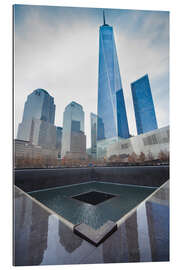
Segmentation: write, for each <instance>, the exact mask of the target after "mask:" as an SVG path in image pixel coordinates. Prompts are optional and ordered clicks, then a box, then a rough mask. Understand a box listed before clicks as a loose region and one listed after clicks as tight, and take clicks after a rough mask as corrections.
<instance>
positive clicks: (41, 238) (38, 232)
mask: <svg viewBox="0 0 180 270" xmlns="http://www.w3.org/2000/svg"><path fill="white" fill-rule="evenodd" d="M48 216H49V214H48V213H46V212H45V211H44V209H43V208H41V207H39V205H37V204H35V203H34V202H33V201H32V200H30V199H29V198H28V197H25V196H24V194H23V193H21V192H20V191H18V190H16V197H15V224H14V226H15V227H14V230H15V243H14V244H15V246H14V264H15V265H16V266H20V265H24V266H25V265H39V264H40V263H41V262H42V259H43V254H44V251H45V249H46V248H47V232H48Z"/></svg>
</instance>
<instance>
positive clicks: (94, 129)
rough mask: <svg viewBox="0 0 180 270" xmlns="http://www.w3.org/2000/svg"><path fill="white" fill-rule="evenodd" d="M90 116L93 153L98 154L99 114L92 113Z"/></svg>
mask: <svg viewBox="0 0 180 270" xmlns="http://www.w3.org/2000/svg"><path fill="white" fill-rule="evenodd" d="M90 118H91V153H92V154H96V148H97V144H96V138H97V115H96V114H94V113H91V114H90Z"/></svg>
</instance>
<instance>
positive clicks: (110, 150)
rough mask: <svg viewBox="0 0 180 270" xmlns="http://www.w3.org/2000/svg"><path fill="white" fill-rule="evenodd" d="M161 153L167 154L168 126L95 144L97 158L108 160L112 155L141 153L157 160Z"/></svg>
mask: <svg viewBox="0 0 180 270" xmlns="http://www.w3.org/2000/svg"><path fill="white" fill-rule="evenodd" d="M161 151H163V152H169V126H166V127H163V128H159V129H155V130H153V131H150V132H147V133H144V134H140V135H137V136H134V137H131V138H128V139H121V138H114V139H111V140H108V139H107V140H103V141H100V142H98V143H97V154H98V158H109V157H110V156H112V155H122V156H127V155H131V154H132V153H133V152H134V153H136V154H137V155H139V154H140V153H141V152H143V153H144V154H145V155H146V156H147V155H149V154H152V156H153V157H154V158H157V157H158V154H159V153H160V152H161Z"/></svg>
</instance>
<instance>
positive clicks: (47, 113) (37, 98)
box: [22, 88, 56, 124]
mask: <svg viewBox="0 0 180 270" xmlns="http://www.w3.org/2000/svg"><path fill="white" fill-rule="evenodd" d="M55 108H56V106H55V104H54V98H53V97H52V96H50V95H49V93H48V92H47V91H46V90H44V89H41V88H38V89H36V90H34V91H33V92H32V93H31V94H30V95H28V97H27V101H26V103H25V106H24V113H23V120H22V121H26V120H29V119H31V118H36V119H39V120H44V121H46V122H49V123H51V124H54V117H55Z"/></svg>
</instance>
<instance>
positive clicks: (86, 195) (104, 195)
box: [29, 182, 156, 229]
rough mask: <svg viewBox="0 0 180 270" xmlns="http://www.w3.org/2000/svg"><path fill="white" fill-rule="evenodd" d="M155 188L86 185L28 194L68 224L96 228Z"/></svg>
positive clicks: (123, 213)
mask: <svg viewBox="0 0 180 270" xmlns="http://www.w3.org/2000/svg"><path fill="white" fill-rule="evenodd" d="M155 189H156V188H152V187H142V186H135V185H121V184H114V183H109V182H108V183H104V182H89V183H84V184H76V185H71V186H63V187H58V188H52V189H45V190H39V191H33V192H29V195H31V196H32V197H34V198H35V199H37V200H38V201H40V202H41V203H43V204H44V205H46V206H47V207H49V208H50V209H52V210H53V211H54V212H56V213H57V214H59V215H60V216H62V217H64V218H65V219H67V220H68V221H70V222H71V223H73V224H74V225H75V224H80V223H85V224H87V225H89V226H91V227H92V228H94V229H98V228H99V227H100V226H102V225H103V224H104V223H106V222H107V221H108V220H111V221H114V222H117V221H118V220H119V219H120V218H121V217H123V216H124V215H125V214H126V213H128V212H129V211H130V210H131V209H132V208H134V207H135V206H137V205H138V204H139V203H140V202H141V201H143V200H144V199H145V198H146V197H148V196H149V195H150V194H151V193H152V192H154V191H155Z"/></svg>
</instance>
